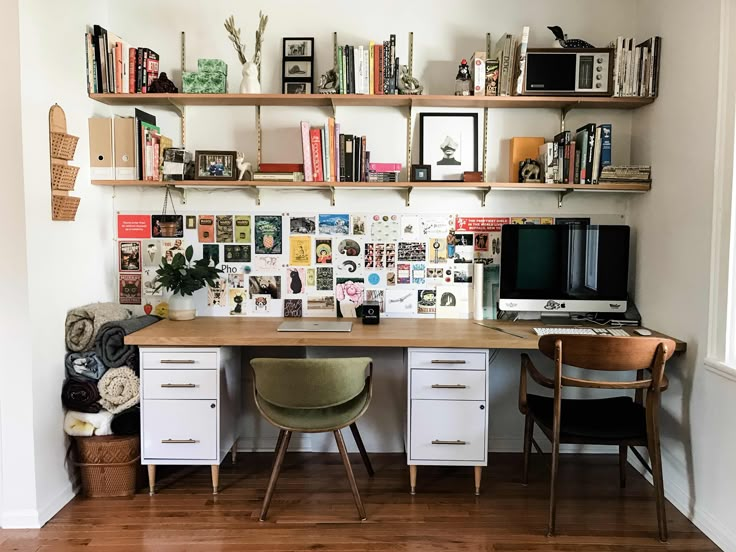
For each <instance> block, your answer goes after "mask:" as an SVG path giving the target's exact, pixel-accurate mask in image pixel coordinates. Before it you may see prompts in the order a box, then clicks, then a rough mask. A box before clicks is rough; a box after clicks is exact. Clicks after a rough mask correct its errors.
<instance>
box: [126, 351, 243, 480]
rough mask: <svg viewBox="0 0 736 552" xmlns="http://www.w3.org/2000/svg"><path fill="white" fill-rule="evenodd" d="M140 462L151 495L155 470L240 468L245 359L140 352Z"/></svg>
mask: <svg viewBox="0 0 736 552" xmlns="http://www.w3.org/2000/svg"><path fill="white" fill-rule="evenodd" d="M140 355H141V363H140V366H141V389H142V395H141V448H142V450H141V462H142V463H143V464H144V465H147V466H148V484H149V493H150V494H153V493H154V489H155V483H156V465H159V464H183V465H210V466H212V488H213V492H214V494H217V487H218V484H219V467H220V463H221V462H222V460H223V458H224V457H225V456H226V455H227V453H228V452H232V459H233V462H235V455H236V448H237V440H238V433H237V431H238V429H237V428H238V420H239V418H240V409H241V400H240V396H241V389H240V355H239V352H238V349H237V348H233V347H212V348H211V347H207V348H195V347H176V348H174V347H171V348H170V347H166V348H158V347H145V348H144V347H141V350H140Z"/></svg>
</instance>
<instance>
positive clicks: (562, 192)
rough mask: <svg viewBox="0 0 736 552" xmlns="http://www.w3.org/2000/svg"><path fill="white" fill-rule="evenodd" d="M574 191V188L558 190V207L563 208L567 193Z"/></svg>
mask: <svg viewBox="0 0 736 552" xmlns="http://www.w3.org/2000/svg"><path fill="white" fill-rule="evenodd" d="M570 193H572V190H561V191H559V192H557V208H558V209H562V199H563V198H564V197H565V196H566V195H567V194H570Z"/></svg>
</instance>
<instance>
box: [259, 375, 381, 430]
mask: <svg viewBox="0 0 736 552" xmlns="http://www.w3.org/2000/svg"><path fill="white" fill-rule="evenodd" d="M257 400H258V405H259V406H260V408H261V411H262V412H263V414H264V415H265V416H266V418H268V420H269V421H271V423H273V424H275V425H277V426H279V427H283V428H287V429H293V430H295V431H307V432H320V431H333V430H335V429H338V428H342V427H345V426H348V425H350V424H351V423H353V422H354V421H355V420H356V419H357V418H358V417H359V416H360V415H361V414H362V413H363V411H364V410H365V408H366V407H367V406H368V401H369V400H370V394H369V390H368V386H367V385H366V387H365V389H363V391H362V392H361V393H360V394H359V395H358V396H357V397H354V398H352V399H350V400H349V401H347V402H344V403H342V404H338V405H337V406H330V407H326V408H284V407H282V406H277V405H275V404H272V403H270V402H268V401H266V400H264V399H263V397H258V399H257Z"/></svg>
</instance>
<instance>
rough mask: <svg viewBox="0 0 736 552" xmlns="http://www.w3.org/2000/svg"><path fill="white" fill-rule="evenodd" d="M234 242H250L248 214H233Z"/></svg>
mask: <svg viewBox="0 0 736 552" xmlns="http://www.w3.org/2000/svg"><path fill="white" fill-rule="evenodd" d="M235 243H250V215H235Z"/></svg>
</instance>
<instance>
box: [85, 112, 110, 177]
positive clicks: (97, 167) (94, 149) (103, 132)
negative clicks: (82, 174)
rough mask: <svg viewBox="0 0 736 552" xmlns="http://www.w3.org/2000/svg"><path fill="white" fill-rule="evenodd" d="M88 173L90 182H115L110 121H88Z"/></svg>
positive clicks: (97, 119) (99, 119) (103, 119)
mask: <svg viewBox="0 0 736 552" xmlns="http://www.w3.org/2000/svg"><path fill="white" fill-rule="evenodd" d="M89 172H90V178H91V179H92V180H115V169H114V165H113V153H112V119H109V118H107V117H92V118H90V119H89Z"/></svg>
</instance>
